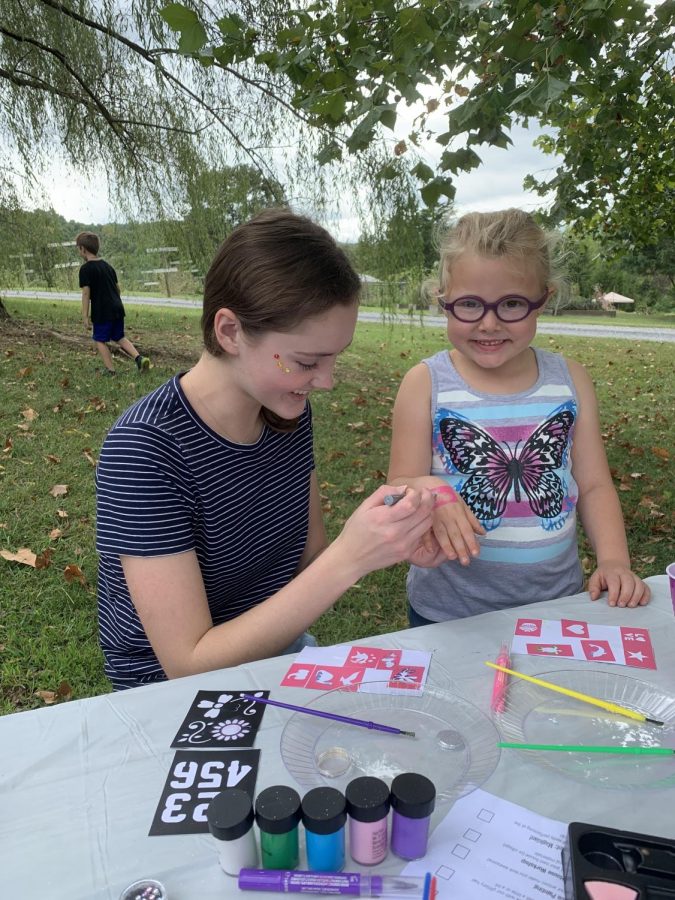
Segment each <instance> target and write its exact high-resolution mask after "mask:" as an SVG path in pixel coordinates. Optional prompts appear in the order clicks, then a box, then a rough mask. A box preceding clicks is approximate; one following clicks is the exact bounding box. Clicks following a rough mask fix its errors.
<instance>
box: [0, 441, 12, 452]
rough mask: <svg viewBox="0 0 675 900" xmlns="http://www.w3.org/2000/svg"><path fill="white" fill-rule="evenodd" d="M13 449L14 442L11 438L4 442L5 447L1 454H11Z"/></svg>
mask: <svg viewBox="0 0 675 900" xmlns="http://www.w3.org/2000/svg"><path fill="white" fill-rule="evenodd" d="M13 447H14V441H13V440H12V438H11V437H8V438H7V440H6V441H5V446H4V447H3V450H2V452H3V453H11V452H12V448H13Z"/></svg>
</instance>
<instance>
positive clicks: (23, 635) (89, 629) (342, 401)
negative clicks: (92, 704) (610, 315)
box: [0, 299, 675, 713]
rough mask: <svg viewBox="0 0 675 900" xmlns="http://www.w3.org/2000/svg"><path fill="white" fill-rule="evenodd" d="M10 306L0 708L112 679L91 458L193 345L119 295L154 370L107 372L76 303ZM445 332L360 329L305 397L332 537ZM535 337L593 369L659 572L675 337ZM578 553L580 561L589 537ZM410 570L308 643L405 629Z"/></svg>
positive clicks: (185, 317)
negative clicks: (318, 390) (100, 629)
mask: <svg viewBox="0 0 675 900" xmlns="http://www.w3.org/2000/svg"><path fill="white" fill-rule="evenodd" d="M5 305H6V307H7V309H8V310H9V312H10V314H11V316H12V318H11V319H9V320H7V321H3V322H1V323H0V379H1V382H2V385H3V395H2V396H3V402H2V404H1V406H0V448H1V449H2V454H1V455H2V459H1V460H0V476H1V477H2V502H1V504H0V550H3V551H8V552H10V553H16V552H17V551H18V550H19V549H21V548H28V549H29V550H31V551H33V552H34V553H35V554H37V563H38V566H37V567H32V566H28V565H21V564H19V563H17V562H10V561H7V560H5V559H2V558H0V578H1V583H2V592H1V594H0V713H8V712H14V711H17V710H22V709H30V708H34V707H36V706H40V705H42V704H43V703H44V702H45V701H44V697H42V696H40V695H39V694H37V693H36V692H40V691H42V692H50V691H51V692H56V694H57V697H59V698H62V699H67V698H68V697H70V696H72V697H73V698H80V697H86V696H90V695H92V694H99V693H103V692H106V691H108V690H109V689H110V688H109V684H108V682H107V681H106V679H105V678H104V676H103V666H102V656H101V653H100V651H99V648H98V644H97V636H96V589H95V585H96V554H95V551H94V468H93V467H94V464H95V461H96V458H97V456H98V452H99V448H100V446H101V443H102V441H103V438H104V436H105V434H106V432H107V430H108V428H109V427H110V426H111V424H112V423H113V421H114V420H115V419H116V418H117V416H118V415H119V414H120V413H121V412H122V411H123V410H124V409H126V407H127V406H128V405H129V404H130V403H132V402H133V401H134V400H136V399H137V398H138V397H140V396H142V395H143V394H145V393H147V392H148V391H149V390H151V389H152V388H154V387H156V386H157V385H159V384H161V383H162V382H163V381H165V380H166V379H167V378H168V377H170V376H171V375H172V374H174V373H175V372H176V371H177V370H180V369H186V368H188V367H189V366H190V365H191V363H192V362H194V361H195V360H196V359H197V358H198V356H199V353H200V346H201V341H200V333H199V313H198V311H196V310H183V309H163V310H159V309H152V308H147V307H138V306H128V307H127V321H126V328H127V334H128V336H129V337H130V338H131V340H132V341H133V342H134V343H135V344H137V346H138V347H139V348H140V349H141V350H142V351H143V352H144V353H146V354H148V355H150V356H151V357H152V360H153V368H152V369H151V370H150V371H149V372H148V373H146V374H145V375H143V376H140V375H139V374H138V373H137V372H136V369H135V367H134V366H133V364H132V363H131V362H130V361H129V360H127V359H124V358H117V359H116V366H117V369H118V372H119V373H120V375H119V377H118V378H116V379H113V378H105V377H103V376H101V375H99V374H97V372H96V370H97V368H98V366H99V364H98V361H97V359H96V355H95V353H94V351H93V350H92V347H91V342H90V341H89V340H88V339H87V338H86V337H85V336H84V335H83V334H82V330H81V325H80V313H79V303H70V302H67V301H45V302H38V301H35V300H23V299H22V300H18V299H9V300H6V301H5ZM601 321H609V322H612V321H615V320H601ZM445 341H446V339H445V333H444V331H443V330H442V329H440V328H438V329H437V328H424V329H421V328H418V327H416V326H408V325H397V326H392V325H385V324H373V325H371V324H363V323H362V324H359V326H358V329H357V333H356V337H355V340H354V343H353V344H352V346H351V347H350V348H349V350H348V351H347V352H345V353H344V354H343V356H342V357H341V358H340V360H339V362H338V369H337V382H338V383H337V387H336V388H335V390H334V391H332V392H331V393H325V394H316V395H315V396H314V398H313V401H312V402H313V407H314V411H315V428H316V450H317V466H318V472H319V480H320V483H321V490H322V499H323V507H324V513H325V516H326V522H327V526H328V529H329V532H330V534H331V536H334V535H335V534H337V532H338V531H339V529H340V527H341V526H342V523H343V522H344V520H345V518H346V517H347V516H348V515H349V514H350V512H351V511H352V510H353V509H354V507H355V506H356V505H357V504H358V503H359V502H360V500H361V499H362V498H363V497H364V496H366V495H367V494H368V493H370V492H371V491H372V490H374V489H375V487H377V486H378V485H379V484H380V483H381V482H382V480H383V479H384V474H385V472H386V469H387V463H388V451H389V439H390V416H391V407H392V403H393V399H394V396H395V394H396V390H397V387H398V384H399V382H400V379H401V377H402V376H403V374H404V373H405V372H406V371H407V369H408V368H410V366H412V365H414V364H415V363H416V362H417V361H419V360H420V359H422V358H423V357H424V356H428V355H430V354H431V353H433V352H435V350H437V349H439V348H440V347H442V346H444V345H445ZM538 343H539V345H540V346H543V347H546V348H549V349H551V350H555V351H558V352H562V353H564V354H566V355H568V356H571V357H573V358H576V359H578V360H580V361H581V362H582V363H584V365H586V366H587V367H588V369H589V372H590V374H591V376H592V378H593V379H594V381H595V384H596V387H597V390H598V395H599V398H600V406H601V414H602V424H603V435H604V438H605V443H606V446H607V452H608V456H609V460H610V465H611V467H612V472H613V475H614V479H615V483H616V486H617V488H618V490H619V496H620V497H621V500H622V503H623V508H624V514H625V517H626V522H627V529H628V537H629V543H630V547H631V553H632V557H633V565H634V568H635V570H636V571H637V572H638V573H639V574H640V575H642V576H648V575H654V574H659V573H662V572H663V571H664V569H665V566H666V564H667V563H669V562H672V554H673V549H672V542H671V539H670V535H671V534H672V516H673V505H674V504H673V487H672V485H673V478H672V463H671V461H670V455H671V453H672V444H673V431H672V425H671V423H672V412H673V394H674V383H675V372H674V371H673V365H672V356H673V352H672V345H669V344H659V343H653V342H646V341H645V342H644V343H639V342H633V341H623V340H622V341H619V340H616V341H613V340H598V339H586V338H575V339H572V338H563V337H559V338H558V337H552V336H547V335H544V336H542V337H540V338H538ZM57 486H61V487H57ZM63 486H65V488H64V487H63ZM582 557H583V559H584V562H585V567H586V569H589V568H590V566H591V565H592V560H591V554H590V552H589V549H588V547H587V546H586V544H585V543H582ZM405 572H406V566H398V567H396V568H393V569H389V570H387V571H385V572H378V573H374V574H373V575H370V576H368V577H367V578H365V579H363V580H362V581H361V582H360V583H359V584H358V585H357V586H355V587H354V588H352V589H351V590H350V591H349V592H348V593H347V594H346V595H345V596H344V597H343V599H342V600H341V601H340V602H339V604H338V605H337V606H336V608H335V609H334V610H333V611H331V612H329V613H327V614H326V615H324V616H323V617H322V618H321V619H320V620H319V621H318V622H317V623H316V625H315V626H314V628H313V629H312V630H313V631H314V633H315V634H316V636H317V637H318V639H319V642H320V643H321V644H329V643H334V642H338V641H342V640H355V639H359V638H363V637H367V636H368V635H372V634H376V633H382V632H388V631H392V630H396V629H399V628H403V627H405V623H406V619H405V588H404V582H405Z"/></svg>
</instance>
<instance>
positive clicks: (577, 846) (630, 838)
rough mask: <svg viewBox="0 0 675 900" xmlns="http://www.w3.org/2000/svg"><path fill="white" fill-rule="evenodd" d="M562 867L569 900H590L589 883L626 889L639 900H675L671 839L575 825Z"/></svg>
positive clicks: (674, 855)
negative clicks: (631, 889)
mask: <svg viewBox="0 0 675 900" xmlns="http://www.w3.org/2000/svg"><path fill="white" fill-rule="evenodd" d="M664 802H665V801H664ZM562 865H563V879H564V882H565V898H566V900H588V898H589V894H588V892H587V891H586V889H585V888H584V882H587V881H606V882H609V883H610V884H621V885H625V886H626V887H630V888H633V889H634V890H635V891H636V892H637V898H639V900H661V898H663V900H666V898H669V900H675V841H673V840H669V839H668V838H660V837H656V836H654V835H651V834H636V833H635V832H632V831H617V830H616V829H615V828H604V827H602V826H598V825H588V824H586V823H585V822H572V823H571V824H570V826H569V828H568V830H567V843H566V845H565V846H564V847H563V850H562Z"/></svg>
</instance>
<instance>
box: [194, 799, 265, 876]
mask: <svg viewBox="0 0 675 900" xmlns="http://www.w3.org/2000/svg"><path fill="white" fill-rule="evenodd" d="M206 818H207V821H208V823H209V831H210V832H211V834H212V835H213V836H214V838H215V839H216V840H217V841H218V860H219V862H220V867H221V869H222V870H223V872H226V873H227V874H228V875H238V874H239V870H240V869H252V868H255V866H257V865H258V847H257V845H256V840H255V832H254V831H253V821H254V816H253V804H252V803H251V798H250V797H249V795H248V794H247V793H246V791H242V790H241V789H240V788H226V789H225V790H224V791H221V792H220V794H218V795H217V796H215V797H214V798H213V800H212V801H211V802H210V803H209V808H208V810H207V811H206Z"/></svg>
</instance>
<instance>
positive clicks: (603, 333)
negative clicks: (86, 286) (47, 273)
mask: <svg viewBox="0 0 675 900" xmlns="http://www.w3.org/2000/svg"><path fill="white" fill-rule="evenodd" d="M3 294H4V295H5V296H6V297H35V298H36V299H38V300H79V299H80V294H79V293H75V292H74V291H54V292H52V291H3ZM124 302H125V303H126V304H128V305H129V306H134V305H140V306H169V307H187V308H190V309H201V306H202V304H201V301H200V300H181V299H179V298H173V297H171V298H169V297H145V296H143V297H138V296H134V295H133V294H125V295H124ZM359 321H360V322H381V321H382V315H381V314H380V313H376V312H366V311H364V312H360V313H359ZM386 321H388V322H396V323H402V324H412V325H420V324H423V325H425V326H427V327H429V328H439V327H440V328H444V327H445V319H444V318H443V316H428V315H427V316H425V317H424V319H420V318H419V317H414V316H413V317H412V318H411V317H409V316H407V315H404V316H400V315H395V316H389V315H388V316H387V317H386ZM537 331H538V332H539V333H540V334H565V335H569V336H571V337H600V338H622V339H624V340H631V341H658V342H660V343H664V342H665V343H675V328H638V327H635V328H634V327H633V326H632V325H570V324H567V323H564V322H556V321H554V320H552V321H550V322H549V321H543V320H540V321H539V325H538V326H537Z"/></svg>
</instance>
